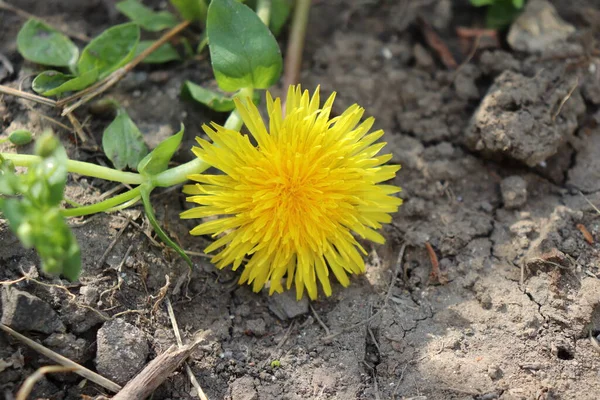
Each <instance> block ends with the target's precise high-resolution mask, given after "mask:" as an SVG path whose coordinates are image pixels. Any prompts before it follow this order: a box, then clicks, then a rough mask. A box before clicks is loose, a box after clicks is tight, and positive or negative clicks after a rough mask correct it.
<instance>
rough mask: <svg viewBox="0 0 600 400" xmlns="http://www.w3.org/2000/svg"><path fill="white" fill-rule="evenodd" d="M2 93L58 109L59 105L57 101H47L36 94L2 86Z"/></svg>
mask: <svg viewBox="0 0 600 400" xmlns="http://www.w3.org/2000/svg"><path fill="white" fill-rule="evenodd" d="M0 93H4V94H9V95H11V96H15V97H21V98H22V99H25V100H31V101H35V102H36V103H40V104H45V105H47V106H52V107H56V105H57V103H56V101H54V100H52V99H47V98H45V97H42V96H38V95H36V94H31V93H27V92H24V91H22V90H18V89H13V88H11V87H8V86H4V85H0Z"/></svg>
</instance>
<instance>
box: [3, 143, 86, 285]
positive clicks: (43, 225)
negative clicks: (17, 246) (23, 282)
mask: <svg viewBox="0 0 600 400" xmlns="http://www.w3.org/2000/svg"><path fill="white" fill-rule="evenodd" d="M36 148H37V152H38V155H40V156H41V157H42V159H41V161H40V162H39V163H37V164H34V165H31V166H30V167H29V169H28V171H27V173H25V174H21V175H18V174H17V173H16V172H15V169H14V167H13V165H12V163H11V162H9V161H6V160H3V159H2V158H0V211H2V213H3V214H4V216H5V217H6V219H7V220H8V222H9V225H10V227H11V229H12V231H13V232H14V233H15V234H16V235H17V237H18V238H19V240H20V241H21V243H22V244H23V246H25V247H27V248H31V247H34V248H35V249H36V250H37V252H38V254H39V256H40V259H41V262H42V269H43V270H44V271H45V272H48V273H52V274H63V275H64V276H65V277H67V278H68V279H69V280H76V279H77V277H78V276H79V272H80V270H81V255H80V250H79V245H78V244H77V240H76V239H75V236H74V235H73V233H72V232H71V230H70V228H69V226H68V225H67V223H66V222H65V220H64V218H63V217H62V215H61V213H60V208H59V205H60V203H61V201H62V199H63V192H64V188H65V184H66V180H67V156H66V153H65V150H64V149H63V147H62V146H61V145H60V143H59V142H58V140H57V139H56V138H54V137H53V136H52V134H49V133H46V134H44V135H43V136H42V137H41V138H40V140H39V142H38V143H36Z"/></svg>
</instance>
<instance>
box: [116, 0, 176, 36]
mask: <svg viewBox="0 0 600 400" xmlns="http://www.w3.org/2000/svg"><path fill="white" fill-rule="evenodd" d="M117 10H119V11H120V12H121V13H122V14H124V15H125V16H126V17H127V18H129V19H130V20H132V21H133V22H135V23H136V24H138V25H139V26H141V27H142V29H145V30H147V31H150V32H158V31H161V30H163V29H167V28H172V27H174V26H175V25H177V22H178V21H177V17H175V16H174V15H173V14H171V13H170V12H168V11H158V12H154V11H152V9H150V8H148V7H146V6H145V5H143V4H142V3H140V2H139V1H137V0H125V1H121V2H118V3H117Z"/></svg>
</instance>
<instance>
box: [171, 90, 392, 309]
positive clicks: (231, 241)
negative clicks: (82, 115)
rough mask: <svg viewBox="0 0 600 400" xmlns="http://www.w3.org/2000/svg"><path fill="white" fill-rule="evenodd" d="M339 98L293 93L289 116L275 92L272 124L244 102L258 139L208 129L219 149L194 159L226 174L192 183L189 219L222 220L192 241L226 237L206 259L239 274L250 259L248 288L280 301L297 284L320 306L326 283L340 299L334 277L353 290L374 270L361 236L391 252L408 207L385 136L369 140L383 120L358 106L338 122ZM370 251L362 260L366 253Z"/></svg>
mask: <svg viewBox="0 0 600 400" xmlns="http://www.w3.org/2000/svg"><path fill="white" fill-rule="evenodd" d="M334 98H335V93H334V94H332V95H331V96H330V97H329V98H328V99H327V101H326V102H325V104H324V105H323V107H320V100H319V89H318V88H317V90H316V91H315V92H314V94H313V95H312V97H311V96H310V95H309V93H308V91H304V92H302V91H301V89H300V86H291V87H290V88H289V91H288V95H287V102H286V111H285V115H283V112H282V107H281V100H280V99H279V98H277V99H275V100H273V99H272V97H271V95H270V94H269V93H268V92H267V111H268V114H269V124H268V126H266V125H265V123H264V122H263V120H262V118H261V116H260V114H259V111H258V109H257V108H256V106H254V104H252V102H250V101H248V102H242V101H239V100H236V106H237V110H238V112H239V113H240V115H241V117H242V119H243V121H244V123H245V125H246V127H247V128H248V130H249V131H250V134H251V135H252V139H253V140H254V142H255V143H253V141H252V140H251V138H250V137H248V136H246V135H243V134H241V133H240V132H237V131H233V130H230V129H226V128H224V127H222V126H219V125H217V124H215V123H212V124H211V126H210V127H208V126H204V127H203V128H204V131H205V132H206V134H207V135H208V136H209V138H210V139H211V140H212V143H211V142H209V141H207V140H204V139H201V138H197V139H196V140H197V141H198V144H199V145H200V147H194V148H193V152H194V154H196V155H197V156H198V157H200V158H202V159H203V160H204V161H205V162H207V163H208V164H210V165H212V166H214V167H215V168H217V169H219V170H221V171H222V172H223V173H224V174H221V175H207V174H197V175H191V176H189V178H190V179H191V180H193V181H196V182H198V183H197V184H194V185H187V186H185V188H184V192H185V193H186V194H189V195H190V197H188V199H187V200H188V201H190V202H194V203H197V204H199V206H198V207H195V208H192V209H190V210H187V211H185V212H183V213H182V214H181V217H182V218H203V217H211V216H220V217H221V218H218V219H212V220H210V221H207V222H203V223H202V224H200V225H198V226H196V227H195V228H194V229H192V230H191V232H190V233H191V234H192V235H206V234H211V235H212V236H213V237H214V238H217V240H215V241H214V242H213V243H212V244H211V245H210V246H208V247H207V248H206V252H207V253H210V252H213V251H215V250H217V249H221V250H220V252H219V253H218V254H216V255H215V256H214V257H213V259H212V261H213V262H214V263H215V264H216V266H217V267H218V268H224V267H226V266H228V265H233V269H234V270H236V269H237V268H238V267H240V266H241V265H242V263H243V262H244V261H245V259H247V262H246V264H245V266H244V272H243V273H242V276H241V278H240V283H244V282H247V283H248V284H252V287H253V289H254V291H259V290H260V289H261V288H262V287H263V286H264V285H265V284H266V283H267V282H270V293H271V294H272V293H273V292H281V291H282V290H283V285H282V280H283V278H284V277H286V280H287V282H286V283H287V288H288V289H289V288H290V287H291V285H292V282H295V284H296V293H297V296H298V299H300V298H301V297H302V294H303V292H304V289H305V288H306V291H307V292H308V295H309V297H310V298H311V299H315V298H316V297H317V292H318V290H317V281H319V282H320V284H321V287H322V289H323V291H324V293H325V294H326V295H327V296H329V295H331V284H330V282H329V273H330V271H331V272H333V275H335V277H336V278H337V280H338V281H339V282H340V283H341V284H342V285H343V286H347V285H348V284H349V283H350V281H349V279H348V274H360V273H362V272H364V270H365V264H364V260H363V257H362V256H361V253H363V254H366V252H365V250H364V249H363V248H362V246H361V245H360V244H359V243H358V241H357V240H356V238H355V236H354V235H353V234H357V235H358V236H360V237H362V238H366V239H369V240H372V241H374V242H376V243H383V242H384V241H385V239H384V237H383V236H382V235H381V234H380V233H378V232H377V230H378V229H379V228H381V226H382V223H389V222H391V219H392V218H391V216H390V214H389V213H393V212H396V211H397V209H398V206H400V204H402V200H401V199H399V198H398V197H394V196H391V195H392V194H394V193H397V192H399V191H400V188H399V187H396V186H390V185H383V184H380V183H381V182H384V181H387V180H389V179H392V178H394V176H395V175H396V172H397V171H398V170H399V169H400V166H399V165H384V164H385V163H386V162H387V161H389V160H390V159H391V157H392V156H391V154H387V155H378V153H379V152H380V151H381V149H382V148H383V147H384V146H385V143H375V142H376V141H377V140H378V139H379V138H380V137H381V136H382V135H383V131H381V130H378V131H375V132H372V133H369V130H370V129H371V127H372V125H373V122H374V119H373V118H367V119H366V120H365V121H364V122H362V123H360V120H361V118H362V116H363V113H364V109H363V108H361V107H359V106H358V105H353V106H351V107H350V108H348V109H347V110H346V111H344V113H342V115H340V116H338V117H335V118H330V114H331V107H332V105H333V100H334ZM359 251H360V252H359Z"/></svg>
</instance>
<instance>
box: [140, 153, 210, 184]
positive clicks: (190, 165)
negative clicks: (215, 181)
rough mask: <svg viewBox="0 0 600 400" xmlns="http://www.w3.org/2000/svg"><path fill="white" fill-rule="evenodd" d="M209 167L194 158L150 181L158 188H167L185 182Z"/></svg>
mask: <svg viewBox="0 0 600 400" xmlns="http://www.w3.org/2000/svg"><path fill="white" fill-rule="evenodd" d="M209 167H210V165H208V164H207V163H205V162H204V161H203V160H201V159H199V158H195V159H193V160H192V161H189V162H187V163H185V164H181V165H179V166H177V167H175V168H171V169H168V170H166V171H164V172H161V173H160V174H158V175H157V176H156V177H155V178H154V179H153V180H152V181H153V183H154V184H155V185H156V186H158V187H169V186H174V185H178V184H180V183H183V182H185V181H187V179H188V178H187V177H188V176H189V175H191V174H199V173H202V172H204V171H206V170H207V169H208V168H209Z"/></svg>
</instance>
